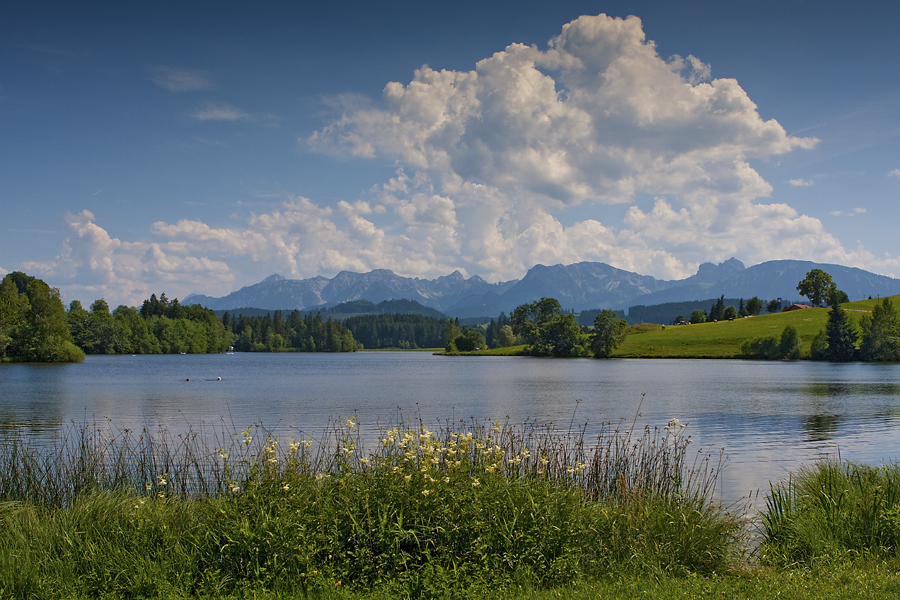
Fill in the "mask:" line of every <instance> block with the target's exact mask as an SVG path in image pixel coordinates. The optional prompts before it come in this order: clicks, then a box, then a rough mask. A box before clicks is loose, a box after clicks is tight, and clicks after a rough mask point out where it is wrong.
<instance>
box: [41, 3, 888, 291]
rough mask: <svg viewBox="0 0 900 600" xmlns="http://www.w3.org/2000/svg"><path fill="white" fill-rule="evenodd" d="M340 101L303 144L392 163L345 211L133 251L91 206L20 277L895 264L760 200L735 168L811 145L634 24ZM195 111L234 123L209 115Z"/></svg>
mask: <svg viewBox="0 0 900 600" xmlns="http://www.w3.org/2000/svg"><path fill="white" fill-rule="evenodd" d="M160 73H161V75H160V80H159V81H158V83H160V85H163V86H164V87H168V88H169V89H175V90H181V89H200V88H201V87H202V86H203V85H206V84H205V83H204V80H203V79H202V77H199V76H197V74H195V73H169V72H163V71H161V72H160ZM176 75H177V77H176ZM192 77H193V79H192ZM339 102H340V101H339ZM340 107H341V113H340V114H339V115H336V116H335V118H334V119H333V120H331V121H330V122H328V123H327V124H325V125H324V126H323V127H322V128H321V129H319V130H318V131H315V132H313V133H312V134H311V135H308V136H304V137H303V138H302V139H301V140H300V142H301V144H302V145H303V146H304V147H307V148H310V149H312V150H313V151H317V152H324V153H329V154H333V155H337V156H358V157H366V158H378V159H380V160H383V159H385V158H389V159H391V160H394V161H395V162H396V165H397V170H396V176H395V177H394V178H392V179H391V180H390V181H388V182H384V183H381V184H379V185H377V186H375V188H373V189H372V190H371V191H369V192H367V193H365V194H363V195H362V196H361V197H360V198H358V199H356V200H355V201H352V202H347V201H341V202H339V203H337V204H335V205H333V206H327V205H323V204H318V203H316V202H315V201H313V200H310V199H307V198H300V197H286V198H283V199H282V200H281V203H280V204H279V205H278V206H271V207H268V208H265V209H264V210H263V212H261V213H259V214H249V215H243V216H239V217H238V218H237V219H236V220H235V222H234V223H233V226H229V227H227V228H221V227H219V228H216V227H212V226H210V225H207V224H206V223H203V222H200V221H186V220H182V221H177V222H175V223H166V222H159V223H156V224H154V226H153V228H152V229H151V231H149V232H148V237H149V239H148V241H139V242H133V243H127V242H122V241H120V240H118V239H115V238H113V237H111V236H109V235H108V234H107V232H106V231H104V230H103V229H102V228H100V227H99V226H98V225H96V224H95V223H94V218H93V215H90V214H89V213H86V212H85V213H82V214H81V215H70V216H69V223H68V225H69V227H70V236H69V239H68V240H67V242H66V246H65V247H64V249H63V252H62V254H61V255H60V257H59V258H58V260H57V261H56V262H55V263H53V264H49V265H36V267H38V268H41V269H43V270H44V271H47V272H54V273H57V274H58V275H59V276H60V277H63V276H66V277H69V281H71V282H72V283H73V284H74V283H76V282H88V283H80V284H79V285H82V287H84V288H85V289H90V290H92V291H94V293H95V294H97V295H100V294H101V292H102V291H103V290H114V289H123V288H124V289H128V290H133V292H131V293H130V294H131V295H128V296H127V298H128V299H129V300H131V301H136V300H139V298H137V297H136V296H137V295H139V294H140V293H145V292H142V291H141V290H144V289H153V290H159V289H160V283H163V284H165V283H168V284H169V287H167V288H166V289H169V290H172V293H171V294H170V295H174V293H175V292H178V293H180V294H183V293H186V292H189V291H204V292H208V293H224V292H227V291H228V290H227V289H223V287H225V286H230V285H231V284H232V282H237V283H238V284H246V283H251V282H255V281H258V280H259V279H260V278H261V277H260V275H261V274H262V275H266V274H270V273H273V272H278V273H282V274H284V275H286V276H291V277H310V276H315V275H317V274H324V275H330V274H334V273H336V272H337V271H339V270H342V269H347V270H355V271H366V270H370V269H373V268H390V269H393V270H395V271H397V272H398V273H402V274H404V275H410V276H427V277H435V276H439V275H445V274H447V273H450V272H452V271H453V270H454V269H460V270H461V271H463V272H464V273H465V274H469V275H471V274H479V275H481V276H483V277H485V278H487V279H492V280H498V279H511V278H515V277H520V276H522V274H523V273H524V272H525V270H526V269H528V268H529V267H531V266H533V265H534V264H536V263H544V264H553V263H572V262H577V261H582V260H589V261H603V262H608V263H610V264H612V265H614V266H616V267H620V268H623V269H628V270H632V271H638V272H641V273H646V274H649V275H654V276H657V277H664V278H677V277H681V276H687V275H690V274H692V273H693V272H694V271H695V270H696V267H697V265H698V264H699V263H701V262H705V261H709V260H713V261H715V260H724V259H726V258H728V257H730V256H738V257H739V258H741V259H742V260H743V261H745V262H747V263H749V264H753V263H755V262H760V261H763V260H767V259H773V258H782V257H791V258H808V259H815V260H817V261H820V262H829V261H830V262H837V263H843V264H851V265H859V266H865V267H866V268H869V269H872V268H878V267H879V266H880V268H881V270H882V271H883V272H884V271H888V272H890V271H893V270H895V269H896V268H897V267H898V266H900V265H898V261H897V260H896V259H892V258H886V259H876V258H875V257H873V256H872V255H871V254H869V253H867V252H866V251H865V250H862V249H860V250H856V251H847V250H845V249H844V248H843V247H842V246H841V244H840V243H839V242H838V241H837V240H836V239H835V238H834V237H833V236H832V235H830V234H829V233H828V232H827V231H825V230H824V228H823V226H822V223H821V222H820V221H819V220H817V219H814V218H810V217H808V216H805V215H801V214H798V213H797V212H796V211H795V210H794V209H793V208H791V207H790V206H787V205H785V204H779V203H770V204H766V203H764V202H760V200H761V199H764V198H766V197H767V196H769V194H770V193H771V191H772V186H771V185H770V184H769V183H768V182H766V181H765V180H764V179H763V178H762V177H761V176H760V174H759V173H758V172H757V171H756V170H755V169H754V168H753V166H752V165H751V161H753V160H756V159H766V158H768V157H771V156H775V155H779V154H783V153H786V152H790V151H792V150H794V149H797V148H810V147H812V146H813V145H815V144H816V142H817V140H816V139H813V138H801V137H794V136H790V135H788V134H787V133H786V132H785V130H784V128H783V127H782V126H781V125H780V124H778V122H776V121H775V120H768V121H765V120H763V119H762V118H761V117H760V115H759V113H758V111H757V107H756V105H755V104H754V103H753V102H752V101H751V100H750V98H749V97H748V96H747V94H746V92H745V91H744V90H743V89H742V88H741V87H740V85H739V84H738V82H737V81H735V80H734V79H712V78H711V69H710V67H709V66H708V65H706V64H705V63H703V62H702V61H701V60H699V59H698V58H696V57H694V56H688V57H687V58H682V57H679V56H673V57H670V58H667V59H664V58H662V57H660V56H659V54H658V53H657V50H656V47H655V45H654V43H653V42H652V41H648V40H647V39H646V38H645V36H644V32H643V30H642V27H641V21H640V19H638V18H637V17H628V18H627V19H618V18H612V17H608V16H606V15H599V16H586V17H581V18H579V19H577V20H575V21H573V22H571V23H568V24H566V25H564V26H563V28H562V31H561V33H560V34H559V35H558V36H556V37H554V38H553V39H552V40H550V41H549V43H548V45H547V46H546V48H543V49H540V48H537V47H535V46H525V45H521V44H512V45H510V46H508V47H507V48H505V49H504V50H502V51H499V52H497V53H495V54H494V55H493V56H491V57H488V58H485V59H484V60H481V61H480V62H478V63H477V64H476V65H475V69H474V70H472V71H466V72H458V71H446V70H444V71H436V70H434V69H431V68H429V67H428V66H423V67H422V68H420V69H419V70H417V71H416V72H415V75H414V77H413V79H412V81H410V82H409V83H407V84H405V85H404V84H402V83H397V82H391V83H388V84H387V85H386V86H385V88H384V92H383V95H382V98H381V100H380V102H379V101H375V102H359V101H350V100H347V99H346V98H345V100H344V102H343V104H340ZM194 116H195V117H196V118H202V119H226V120H229V119H238V118H243V117H244V116H245V115H244V113H241V112H240V111H238V110H237V109H234V108H233V107H230V106H209V107H207V108H206V109H205V110H204V111H200V112H198V113H197V114H195V115H194ZM891 174H892V175H893V174H894V173H891ZM790 183H791V184H792V185H805V184H806V183H807V182H805V181H802V180H795V181H791V182H790ZM623 203H624V204H625V206H623V207H622V208H621V209H619V211H618V213H617V212H616V211H613V210H610V209H609V208H608V207H609V205H615V204H623ZM623 213H624V218H623V217H621V215H622V214H623ZM612 214H618V215H620V216H619V217H618V220H616V221H613V222H603V220H604V219H603V218H601V217H600V215H612ZM139 282H142V283H139ZM173 287H174V289H173Z"/></svg>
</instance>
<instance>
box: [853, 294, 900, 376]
mask: <svg viewBox="0 0 900 600" xmlns="http://www.w3.org/2000/svg"><path fill="white" fill-rule="evenodd" d="M859 326H860V329H861V330H862V339H861V341H860V344H859V354H860V357H861V358H862V360H866V361H879V362H882V361H900V317H898V315H897V312H896V311H895V310H894V305H893V304H892V303H891V300H890V298H884V299H883V300H882V301H881V303H876V304H875V306H874V307H873V309H872V315H871V316H868V315H866V316H864V317H863V318H862V319H861V320H860V323H859Z"/></svg>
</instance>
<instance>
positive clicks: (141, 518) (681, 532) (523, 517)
mask: <svg viewBox="0 0 900 600" xmlns="http://www.w3.org/2000/svg"><path fill="white" fill-rule="evenodd" d="M585 431H586V429H585V428H584V427H582V428H580V429H578V428H571V427H570V428H569V429H568V430H565V431H560V430H557V429H555V428H553V427H549V426H542V425H539V424H537V423H533V422H526V423H522V424H510V423H507V422H497V421H490V422H484V421H461V422H457V423H445V424H443V425H436V426H430V425H429V424H426V423H424V422H423V421H422V420H421V419H413V420H411V421H410V422H399V423H398V424H396V425H393V426H388V427H383V428H380V429H375V428H369V429H363V428H361V427H360V424H359V423H358V422H357V420H356V418H355V417H351V418H350V419H345V420H340V421H334V422H333V423H332V424H331V425H330V426H329V427H328V428H326V429H325V430H324V431H323V432H322V434H320V435H319V436H316V437H315V438H313V437H310V436H304V435H300V436H299V438H297V437H295V438H291V439H289V440H279V439H277V437H276V436H275V435H274V434H273V433H272V432H271V431H270V430H267V429H266V428H265V427H263V426H262V425H259V424H258V425H253V426H250V427H248V428H246V429H244V430H242V431H240V432H238V431H232V430H230V429H228V428H226V427H220V428H219V429H218V430H216V431H209V430H205V431H189V432H188V433H186V434H182V435H175V436H171V435H168V434H167V433H166V432H164V431H163V432H157V433H156V434H154V435H151V433H150V432H148V431H146V430H144V431H141V432H137V433H136V432H132V431H129V430H114V429H113V428H111V427H105V428H101V427H85V426H74V425H73V426H71V427H70V428H68V429H66V430H65V431H64V432H63V434H62V435H61V436H60V437H59V439H58V441H57V442H55V443H50V444H47V443H37V442H35V441H33V440H31V439H30V438H29V437H28V436H27V435H25V434H22V433H15V432H13V433H7V434H5V435H4V437H3V438H2V442H0V448H2V450H0V482H2V483H0V527H2V531H0V556H4V557H8V556H15V557H17V558H16V561H15V563H14V564H13V562H11V561H7V560H5V559H4V560H0V581H6V582H10V583H9V584H8V587H6V588H4V589H3V590H0V597H3V596H5V595H10V596H13V597H20V596H21V597H25V596H28V595H49V596H53V595H59V596H60V597H62V596H65V595H71V596H81V595H90V596H97V595H106V594H114V595H116V594H117V595H123V596H129V597H153V596H160V595H184V594H191V595H201V596H202V595H218V594H222V593H227V594H241V593H244V592H246V591H248V590H267V591H269V592H272V593H274V594H280V593H285V594H296V593H299V594H301V595H306V594H308V593H309V594H312V593H320V592H323V591H324V590H328V589H333V588H334V587H335V586H337V585H341V586H345V587H347V586H349V587H351V588H354V589H373V588H378V589H380V588H384V589H386V590H393V591H395V592H399V593H401V594H403V595H409V596H416V597H419V596H433V595H435V594H436V593H437V591H438V590H442V591H443V592H442V593H444V592H447V591H448V590H449V592H448V593H452V590H463V589H465V590H470V591H471V590H472V589H478V588H479V586H480V587H481V588H483V589H484V590H488V589H502V588H505V587H508V586H512V585H528V586H536V587H537V588H541V589H543V588H551V587H553V586H557V585H562V584H569V583H571V582H573V581H579V580H581V579H584V578H593V577H600V576H603V575H604V574H608V573H615V572H623V571H626V570H627V571H628V572H630V573H641V572H643V573H660V574H661V573H667V574H669V575H674V576H678V575H680V574H686V573H688V572H695V571H701V572H708V571H715V570H717V569H719V570H721V569H724V568H725V566H726V565H727V564H728V563H729V561H732V560H734V559H735V557H736V555H737V554H738V552H739V548H740V544H739V541H740V536H741V531H742V530H741V528H740V526H739V520H738V519H737V518H736V517H734V516H732V515H729V514H728V513H726V512H725V511H723V510H722V509H721V508H720V507H719V506H718V505H717V504H716V503H715V502H714V501H713V499H712V498H713V492H714V488H715V482H716V476H717V473H718V471H719V470H720V469H721V468H722V463H721V457H719V459H718V460H717V459H716V457H710V456H707V455H704V454H701V453H697V452H691V451H690V439H689V438H688V437H687V436H686V435H685V434H684V428H683V427H681V425H680V424H679V423H678V422H677V421H673V422H671V423H669V424H668V425H666V426H663V427H659V428H650V427H648V428H644V429H641V430H638V431H633V430H632V429H630V428H627V427H622V426H621V424H620V426H618V427H615V426H612V425H607V426H605V427H604V428H603V429H602V431H601V433H600V435H599V436H598V437H597V438H596V439H591V440H588V439H586V435H585ZM48 590H55V591H54V592H53V594H50V593H49V592H48ZM467 593H468V592H467Z"/></svg>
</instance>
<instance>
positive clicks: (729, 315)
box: [722, 306, 737, 321]
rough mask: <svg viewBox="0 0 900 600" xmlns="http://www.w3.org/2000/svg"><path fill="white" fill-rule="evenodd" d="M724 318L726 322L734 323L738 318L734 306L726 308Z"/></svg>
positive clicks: (723, 313)
mask: <svg viewBox="0 0 900 600" xmlns="http://www.w3.org/2000/svg"><path fill="white" fill-rule="evenodd" d="M722 318H723V319H725V320H726V321H733V320H734V319H736V318H737V311H736V310H735V308H734V307H733V306H726V307H725V310H724V311H723V312H722Z"/></svg>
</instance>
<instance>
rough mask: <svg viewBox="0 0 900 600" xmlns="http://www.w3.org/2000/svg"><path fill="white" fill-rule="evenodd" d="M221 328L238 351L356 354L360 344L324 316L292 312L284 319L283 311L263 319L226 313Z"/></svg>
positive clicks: (336, 322)
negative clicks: (233, 317) (234, 317)
mask: <svg viewBox="0 0 900 600" xmlns="http://www.w3.org/2000/svg"><path fill="white" fill-rule="evenodd" d="M222 326H223V327H224V329H225V332H226V333H227V334H228V335H229V336H230V337H231V339H232V340H233V344H232V345H233V346H234V349H235V350H236V351H238V352H284V351H294V352H354V351H356V350H358V349H359V344H358V343H357V342H356V340H355V339H354V338H353V334H352V333H350V330H349V329H347V328H346V327H344V326H343V325H342V324H341V323H340V322H339V321H335V320H334V319H327V320H325V319H323V318H322V315H319V314H316V315H315V316H313V315H310V314H306V315H304V314H303V313H301V312H300V311H298V310H294V311H291V313H290V314H289V315H288V317H287V319H285V318H284V317H283V315H282V312H281V311H280V310H276V311H275V312H274V313H273V314H271V315H269V314H267V315H266V316H264V317H248V316H246V315H241V316H240V317H238V318H236V319H232V318H231V315H229V314H228V313H225V314H224V315H223V316H222Z"/></svg>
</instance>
